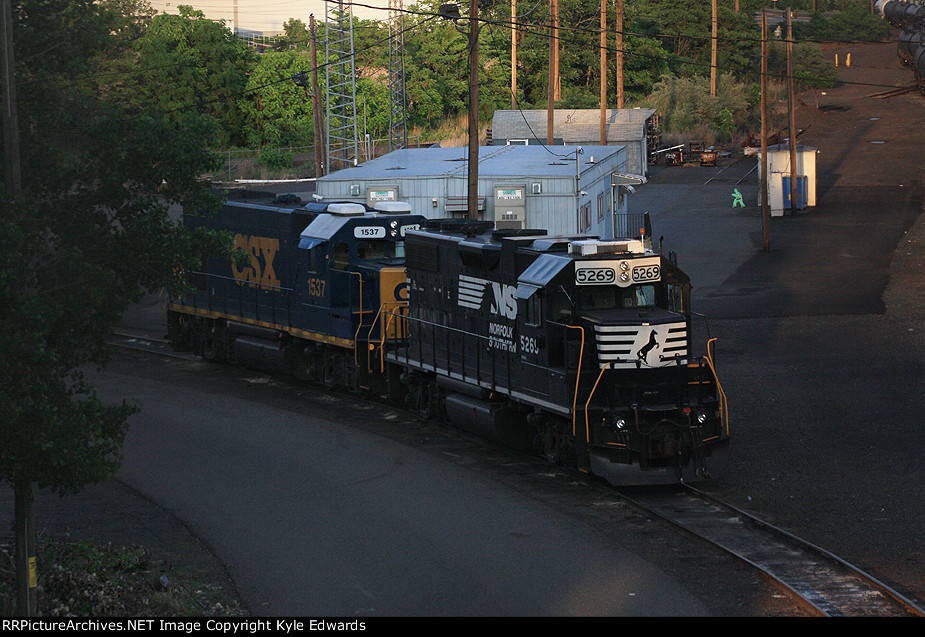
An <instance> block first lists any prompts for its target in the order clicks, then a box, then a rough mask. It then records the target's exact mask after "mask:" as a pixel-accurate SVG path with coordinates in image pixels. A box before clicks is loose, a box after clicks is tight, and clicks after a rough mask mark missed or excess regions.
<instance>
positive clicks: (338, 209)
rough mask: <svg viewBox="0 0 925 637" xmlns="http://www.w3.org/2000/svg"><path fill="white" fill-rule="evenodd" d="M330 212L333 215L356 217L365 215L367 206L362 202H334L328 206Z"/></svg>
mask: <svg viewBox="0 0 925 637" xmlns="http://www.w3.org/2000/svg"><path fill="white" fill-rule="evenodd" d="M328 212H330V213H331V214H332V215H341V216H346V217H354V216H359V215H365V214H366V208H365V207H364V206H363V204H360V203H332V204H331V205H329V206H328Z"/></svg>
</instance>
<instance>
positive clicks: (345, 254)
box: [331, 243, 350, 270]
mask: <svg viewBox="0 0 925 637" xmlns="http://www.w3.org/2000/svg"><path fill="white" fill-rule="evenodd" d="M349 265H350V249H349V247H348V246H347V244H346V243H338V244H337V246H336V247H335V248H334V252H333V254H332V256H331V269H332V270H346V269H347V267H348V266H349Z"/></svg>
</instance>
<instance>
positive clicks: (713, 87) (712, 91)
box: [710, 0, 719, 97]
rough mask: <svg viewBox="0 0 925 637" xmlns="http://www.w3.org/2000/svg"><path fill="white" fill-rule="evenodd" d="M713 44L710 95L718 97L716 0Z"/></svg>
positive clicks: (714, 1)
mask: <svg viewBox="0 0 925 637" xmlns="http://www.w3.org/2000/svg"><path fill="white" fill-rule="evenodd" d="M712 25H713V26H712V30H711V32H712V37H711V40H712V44H711V46H710V97H716V46H717V40H718V38H717V36H718V35H719V25H718V24H717V20H716V0H713V20H712Z"/></svg>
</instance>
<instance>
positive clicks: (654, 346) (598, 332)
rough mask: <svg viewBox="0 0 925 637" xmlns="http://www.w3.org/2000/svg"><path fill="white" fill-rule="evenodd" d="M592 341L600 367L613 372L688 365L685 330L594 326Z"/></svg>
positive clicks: (677, 327)
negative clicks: (593, 341) (608, 367)
mask: <svg viewBox="0 0 925 637" xmlns="http://www.w3.org/2000/svg"><path fill="white" fill-rule="evenodd" d="M594 339H595V343H596V345H597V357H598V360H599V361H600V364H601V367H603V366H605V365H608V364H612V367H613V368H614V369H635V368H636V367H637V366H639V367H666V366H668V365H676V364H678V362H680V363H682V364H683V363H685V362H686V361H687V326H686V325H685V324H684V323H683V322H681V323H668V324H664V325H595V326H594Z"/></svg>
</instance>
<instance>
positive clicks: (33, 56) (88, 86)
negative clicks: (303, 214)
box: [0, 0, 217, 493]
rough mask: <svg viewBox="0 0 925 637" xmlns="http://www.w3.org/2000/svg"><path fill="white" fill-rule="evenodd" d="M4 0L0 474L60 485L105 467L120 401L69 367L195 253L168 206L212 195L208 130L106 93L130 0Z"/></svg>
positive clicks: (126, 46) (88, 356)
mask: <svg viewBox="0 0 925 637" xmlns="http://www.w3.org/2000/svg"><path fill="white" fill-rule="evenodd" d="M14 4H15V13H14V15H15V19H14V22H15V24H14V28H13V31H14V42H15V47H16V48H15V53H16V60H17V66H16V85H17V102H18V109H17V110H18V112H19V114H20V124H21V125H20V130H19V134H20V138H21V147H22V149H23V152H22V158H21V164H22V175H23V180H22V181H23V183H22V193H21V195H20V196H18V197H17V196H15V195H16V193H14V192H13V191H12V190H11V189H10V188H9V185H8V184H3V186H2V188H3V195H4V196H3V197H2V198H0V259H2V263H0V266H2V272H0V302H2V303H3V308H4V309H3V312H2V313H0V351H2V352H3V356H2V357H0V480H3V481H5V482H8V483H10V484H13V485H15V486H17V488H19V487H20V486H21V485H23V484H27V483H37V484H38V485H39V486H41V487H47V488H50V489H52V490H55V491H58V492H61V493H67V492H73V491H77V490H79V489H81V488H82V487H83V486H85V485H87V484H89V483H93V482H97V481H99V480H102V479H104V478H106V477H108V476H109V475H111V474H112V472H113V471H114V470H115V469H116V467H118V464H119V461H120V448H121V444H122V439H123V436H124V434H125V430H126V419H127V417H128V416H129V415H130V414H131V413H132V412H133V411H134V409H135V408H134V407H133V406H129V405H117V406H105V405H103V404H102V402H101V401H100V400H99V399H98V397H97V396H96V394H95V392H94V391H93V389H92V386H91V385H90V384H88V383H87V382H86V381H85V378H84V376H83V373H82V370H83V369H84V366H86V365H93V364H95V365H103V364H105V363H106V361H107V359H108V349H107V347H106V337H107V336H108V335H109V333H110V331H111V329H112V326H113V325H114V323H116V322H117V321H118V319H119V317H120V316H121V314H122V312H123V311H124V310H125V308H126V307H127V306H128V305H129V304H130V303H132V302H135V301H137V300H139V298H140V297H141V295H142V294H143V293H144V291H145V290H158V289H160V288H161V287H162V286H165V285H171V284H173V283H175V282H176V279H175V277H174V271H175V270H176V269H177V268H179V267H180V266H181V264H184V263H186V264H189V263H191V262H190V259H193V258H195V257H194V255H196V254H199V253H200V250H201V246H200V245H199V243H198V242H197V241H196V240H195V239H194V238H192V237H190V236H187V235H186V233H185V232H184V231H183V229H182V227H181V226H179V225H178V224H177V222H176V220H174V219H172V218H171V217H170V216H169V215H168V206H169V205H170V204H172V203H179V204H182V205H184V206H187V207H192V208H196V209H201V210H203V211H205V210H207V209H210V208H211V207H212V206H214V205H215V202H214V201H213V199H212V198H211V197H210V196H209V195H208V193H207V192H206V191H205V190H204V189H203V187H202V186H201V184H200V182H199V180H198V177H199V175H200V174H202V172H203V171H206V170H210V169H212V168H215V167H216V161H215V160H216V156H215V155H214V154H213V153H212V152H211V151H210V150H209V149H210V148H211V147H213V146H214V144H215V143H216V141H217V137H216V132H217V130H216V126H215V120H214V118H212V117H209V116H208V115H201V114H199V113H195V112H193V113H189V112H187V113H179V114H176V115H175V116H172V117H167V116H165V115H164V114H163V113H162V112H156V111H151V110H150V109H148V108H142V107H141V106H139V105H131V104H126V103H124V102H122V101H121V100H120V99H119V97H120V96H121V85H120V82H122V81H123V80H124V79H125V76H124V74H123V73H119V72H114V71H115V70H116V69H119V67H118V65H113V64H112V62H113V58H114V56H115V57H118V55H127V54H128V52H129V51H131V50H132V46H131V44H132V42H131V40H132V39H133V38H135V37H138V34H139V33H140V32H141V31H142V30H143V29H141V28H140V24H138V23H136V22H135V21H134V20H132V19H126V14H125V13H124V9H125V7H127V6H129V5H131V6H134V3H132V2H122V1H120V2H105V1H103V2H92V1H90V0H19V1H18V2H15V3H14ZM4 150H5V151H6V150H7V149H4Z"/></svg>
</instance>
